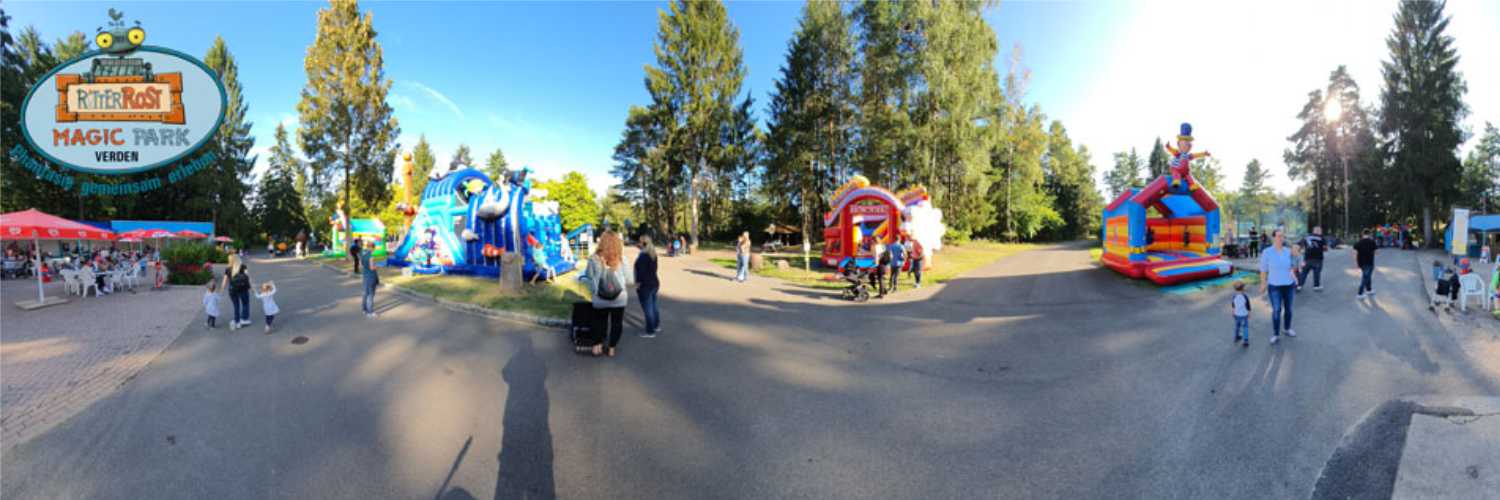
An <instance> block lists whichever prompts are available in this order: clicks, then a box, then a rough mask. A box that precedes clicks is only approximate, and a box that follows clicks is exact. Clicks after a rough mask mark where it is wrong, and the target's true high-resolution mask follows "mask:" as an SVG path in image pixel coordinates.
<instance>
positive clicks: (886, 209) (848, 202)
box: [823, 175, 947, 267]
mask: <svg viewBox="0 0 1500 500" xmlns="http://www.w3.org/2000/svg"><path fill="white" fill-rule="evenodd" d="M942 218H943V214H942V211H941V210H938V209H936V208H933V207H932V202H931V200H930V199H929V198H928V196H927V190H926V189H925V188H923V187H921V186H916V187H913V188H911V189H908V190H906V191H903V192H901V193H900V194H899V195H897V194H895V193H892V192H890V191H889V190H886V189H885V188H881V187H879V186H872V185H870V181H869V180H867V179H865V178H864V177H863V176H858V175H856V176H854V178H852V179H850V180H849V182H847V183H845V184H844V185H843V187H840V188H839V189H838V190H836V191H834V194H833V196H832V197H830V201H829V211H828V213H827V214H824V215H823V227H824V229H823V264H824V265H825V266H828V267H838V265H839V262H842V261H843V260H844V259H845V258H849V257H855V258H858V257H859V254H860V250H861V249H860V248H859V246H860V243H862V242H863V241H865V238H867V237H869V238H874V239H875V240H877V241H879V242H881V243H886V244H889V243H893V242H895V241H897V239H898V238H899V237H900V236H901V235H902V234H903V233H905V234H907V235H909V236H911V237H912V238H915V239H917V240H918V241H921V242H922V246H923V248H925V249H927V251H929V252H936V251H937V250H938V249H940V248H942V235H943V232H944V231H946V230H947V228H946V227H945V226H944V225H943V223H942ZM870 264H871V265H873V263H870Z"/></svg>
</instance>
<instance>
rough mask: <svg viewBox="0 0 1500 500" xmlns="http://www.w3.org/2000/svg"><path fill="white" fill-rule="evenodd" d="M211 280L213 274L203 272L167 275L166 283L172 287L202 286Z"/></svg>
mask: <svg viewBox="0 0 1500 500" xmlns="http://www.w3.org/2000/svg"><path fill="white" fill-rule="evenodd" d="M211 279H214V276H213V274H211V273H209V272H208V271H203V270H198V271H193V272H186V273H171V274H168V275H167V283H170V284H173V285H202V284H205V283H208V281H209V280H211Z"/></svg>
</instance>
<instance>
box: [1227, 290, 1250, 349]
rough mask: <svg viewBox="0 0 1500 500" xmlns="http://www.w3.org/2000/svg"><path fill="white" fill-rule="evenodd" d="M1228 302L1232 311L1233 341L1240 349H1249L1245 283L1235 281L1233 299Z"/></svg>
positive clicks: (1247, 298) (1248, 322) (1248, 315)
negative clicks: (1238, 344) (1237, 343)
mask: <svg viewBox="0 0 1500 500" xmlns="http://www.w3.org/2000/svg"><path fill="white" fill-rule="evenodd" d="M1229 302H1230V307H1231V308H1233V309H1234V340H1235V341H1237V342H1239V343H1240V347H1250V296H1249V295H1245V282H1243V281H1239V280H1235V282H1234V297H1233V298H1231V299H1230V301H1229ZM1240 332H1244V333H1243V334H1241V333H1240Z"/></svg>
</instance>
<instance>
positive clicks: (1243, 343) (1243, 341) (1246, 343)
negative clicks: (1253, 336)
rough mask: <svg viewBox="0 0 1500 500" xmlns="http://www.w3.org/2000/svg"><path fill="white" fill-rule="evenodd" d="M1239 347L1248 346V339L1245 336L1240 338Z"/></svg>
mask: <svg viewBox="0 0 1500 500" xmlns="http://www.w3.org/2000/svg"><path fill="white" fill-rule="evenodd" d="M1240 347H1250V339H1248V338H1247V339H1244V340H1241V341H1240Z"/></svg>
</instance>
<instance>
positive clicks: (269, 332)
mask: <svg viewBox="0 0 1500 500" xmlns="http://www.w3.org/2000/svg"><path fill="white" fill-rule="evenodd" d="M270 334H271V325H266V335H270Z"/></svg>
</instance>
